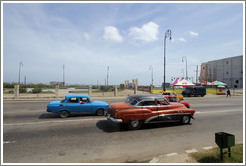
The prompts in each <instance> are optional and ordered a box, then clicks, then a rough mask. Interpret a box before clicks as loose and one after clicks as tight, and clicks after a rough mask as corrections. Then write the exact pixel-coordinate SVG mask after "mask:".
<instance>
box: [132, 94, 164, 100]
mask: <svg viewBox="0 0 246 166" xmlns="http://www.w3.org/2000/svg"><path fill="white" fill-rule="evenodd" d="M129 97H132V98H134V99H136V100H137V101H141V100H154V99H163V98H164V97H163V96H162V95H153V94H136V95H132V96H129Z"/></svg>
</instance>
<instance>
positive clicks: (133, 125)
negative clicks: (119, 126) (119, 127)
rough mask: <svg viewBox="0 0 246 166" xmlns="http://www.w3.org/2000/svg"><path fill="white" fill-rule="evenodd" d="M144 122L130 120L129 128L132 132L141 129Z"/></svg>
mask: <svg viewBox="0 0 246 166" xmlns="http://www.w3.org/2000/svg"><path fill="white" fill-rule="evenodd" d="M142 124H143V122H142V121H141V120H129V121H128V127H129V129H131V130H137V129H140V128H141V126H142Z"/></svg>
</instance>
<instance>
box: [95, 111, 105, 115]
mask: <svg viewBox="0 0 246 166" xmlns="http://www.w3.org/2000/svg"><path fill="white" fill-rule="evenodd" d="M96 115H97V116H103V115H104V110H103V109H99V110H97V112H96Z"/></svg>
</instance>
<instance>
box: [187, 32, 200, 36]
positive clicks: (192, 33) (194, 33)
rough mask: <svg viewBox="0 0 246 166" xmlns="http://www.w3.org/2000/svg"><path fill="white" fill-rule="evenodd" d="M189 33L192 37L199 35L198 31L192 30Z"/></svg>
mask: <svg viewBox="0 0 246 166" xmlns="http://www.w3.org/2000/svg"><path fill="white" fill-rule="evenodd" d="M189 34H190V37H196V36H198V35H199V34H198V33H197V32H192V31H190V32H189Z"/></svg>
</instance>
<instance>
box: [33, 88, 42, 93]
mask: <svg viewBox="0 0 246 166" xmlns="http://www.w3.org/2000/svg"><path fill="white" fill-rule="evenodd" d="M41 92H42V88H34V89H33V90H32V93H41Z"/></svg>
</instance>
